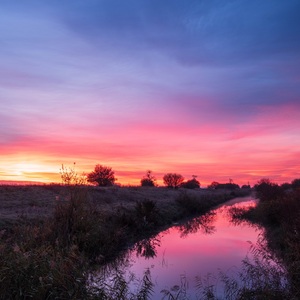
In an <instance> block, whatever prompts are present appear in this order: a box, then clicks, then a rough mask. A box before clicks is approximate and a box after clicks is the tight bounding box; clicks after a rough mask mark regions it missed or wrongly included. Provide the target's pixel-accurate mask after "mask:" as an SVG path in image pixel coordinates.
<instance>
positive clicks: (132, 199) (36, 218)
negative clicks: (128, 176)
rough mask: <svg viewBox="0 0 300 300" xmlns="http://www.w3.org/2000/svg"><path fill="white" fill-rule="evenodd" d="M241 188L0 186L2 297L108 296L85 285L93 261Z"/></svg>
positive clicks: (102, 261) (201, 210) (110, 256)
mask: <svg viewBox="0 0 300 300" xmlns="http://www.w3.org/2000/svg"><path fill="white" fill-rule="evenodd" d="M241 194H245V191H243V190H239V191H235V192H230V191H229V192H228V191H227V192H226V191H206V190H180V189H179V190H172V189H166V188H141V187H137V188H119V187H110V188H95V187H65V186H59V185H57V186H0V197H1V199H0V203H1V204H0V205H1V206H0V212H1V220H0V222H1V223H0V226H1V231H0V235H1V244H0V295H1V296H0V299H110V298H109V296H107V297H106V296H105V295H104V294H103V293H102V292H101V291H100V290H98V291H97V293H96V294H91V293H90V291H89V290H87V288H86V286H87V285H86V283H87V280H88V271H89V270H90V269H91V268H92V266H100V265H103V264H105V263H106V262H108V261H110V260H112V259H114V258H115V257H116V255H117V254H118V253H120V251H122V250H123V249H126V248H127V247H128V246H129V245H132V244H133V243H134V242H137V241H138V240H140V239H142V238H144V237H147V236H150V235H151V234H153V233H155V232H157V231H159V230H160V229H162V228H165V227H167V226H170V225H171V224H172V223H173V222H176V221H179V220H182V219H183V218H186V217H188V216H194V215H200V214H203V213H205V212H207V211H208V210H209V209H211V208H212V207H214V206H216V205H218V204H220V203H222V202H225V201H227V200H229V199H231V198H233V197H236V196H241ZM144 282H145V284H146V283H147V280H145V281H144ZM142 291H143V287H141V292H142ZM144 291H145V289H144ZM105 297H106V298H105ZM146 298H147V297H146V294H143V293H141V294H140V297H139V299H146ZM111 299H112V298H111ZM116 299H126V298H122V297H121V296H120V297H119V298H116Z"/></svg>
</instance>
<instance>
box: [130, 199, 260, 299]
mask: <svg viewBox="0 0 300 300" xmlns="http://www.w3.org/2000/svg"><path fill="white" fill-rule="evenodd" d="M245 200H246V201H245ZM234 201H235V202H236V200H234ZM242 201H243V202H240V203H238V204H235V205H238V206H250V205H251V206H252V205H255V200H254V199H253V198H250V197H248V198H244V199H243V200H242ZM232 204H234V202H229V203H227V205H225V206H221V207H220V208H218V209H216V210H215V211H214V212H213V213H210V214H208V215H206V216H204V217H200V218H195V219H193V220H189V221H188V222H186V223H184V224H179V225H176V226H174V227H172V228H170V229H168V230H166V231H163V232H161V233H160V234H159V235H157V236H156V237H154V238H152V239H150V240H144V241H141V242H139V243H137V244H136V245H135V249H134V250H133V251H132V253H131V255H130V258H129V265H130V266H129V267H128V269H127V268H126V272H127V274H131V273H133V274H134V275H135V277H136V278H142V277H143V274H144V272H145V271H146V270H147V269H149V270H150V272H151V278H152V281H153V283H154V284H155V293H157V295H159V294H160V291H161V290H162V289H165V288H166V289H170V288H171V287H172V286H174V285H180V278H181V277H182V276H184V277H185V278H186V280H187V282H188V285H189V291H190V293H191V294H192V293H193V289H194V286H195V278H196V276H206V275H207V274H208V273H215V274H217V273H218V272H219V271H220V270H222V271H225V272H229V273H231V272H236V271H237V270H238V268H240V266H241V261H242V260H243V259H244V258H245V257H246V255H248V256H251V253H249V250H250V246H251V244H250V242H251V243H253V244H255V243H256V241H257V238H258V235H259V234H260V231H259V230H257V229H256V228H254V227H251V226H249V225H247V224H239V225H234V224H232V223H230V220H229V219H230V218H229V216H228V209H227V208H229V207H231V205H232ZM128 276H129V275H128Z"/></svg>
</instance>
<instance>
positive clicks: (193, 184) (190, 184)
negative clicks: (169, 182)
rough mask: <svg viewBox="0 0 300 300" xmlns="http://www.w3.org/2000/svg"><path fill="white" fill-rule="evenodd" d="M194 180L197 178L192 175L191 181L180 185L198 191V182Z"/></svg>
mask: <svg viewBox="0 0 300 300" xmlns="http://www.w3.org/2000/svg"><path fill="white" fill-rule="evenodd" d="M196 178H197V176H196V175H193V179H190V180H188V181H186V182H183V183H182V184H181V186H182V187H184V188H186V189H198V188H200V182H199V181H198V180H197V179H196Z"/></svg>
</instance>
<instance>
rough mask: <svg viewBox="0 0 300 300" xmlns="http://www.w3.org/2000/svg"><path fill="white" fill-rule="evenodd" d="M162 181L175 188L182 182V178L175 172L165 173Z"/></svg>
mask: <svg viewBox="0 0 300 300" xmlns="http://www.w3.org/2000/svg"><path fill="white" fill-rule="evenodd" d="M163 181H164V184H165V185H166V186H167V187H168V188H174V189H177V188H178V187H179V186H180V185H181V184H182V183H183V181H184V178H183V176H182V175H180V174H177V173H167V174H165V175H164V177H163Z"/></svg>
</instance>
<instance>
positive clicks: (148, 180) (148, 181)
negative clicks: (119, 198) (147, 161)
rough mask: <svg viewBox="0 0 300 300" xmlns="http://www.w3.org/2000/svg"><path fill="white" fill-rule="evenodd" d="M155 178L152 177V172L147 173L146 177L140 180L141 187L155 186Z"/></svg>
mask: <svg viewBox="0 0 300 300" xmlns="http://www.w3.org/2000/svg"><path fill="white" fill-rule="evenodd" d="M155 181H156V178H155V177H154V176H153V175H152V171H150V170H149V171H147V173H146V175H145V176H144V177H143V178H142V179H141V186H155Z"/></svg>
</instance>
